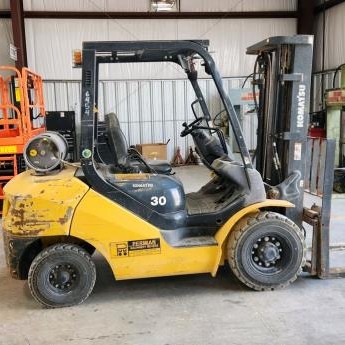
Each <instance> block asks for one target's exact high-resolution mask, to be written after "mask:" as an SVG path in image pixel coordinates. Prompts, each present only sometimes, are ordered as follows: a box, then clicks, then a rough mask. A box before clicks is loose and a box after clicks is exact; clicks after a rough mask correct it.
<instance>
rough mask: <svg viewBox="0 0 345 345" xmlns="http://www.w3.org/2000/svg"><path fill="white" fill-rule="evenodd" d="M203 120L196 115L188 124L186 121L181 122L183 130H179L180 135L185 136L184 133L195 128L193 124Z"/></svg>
mask: <svg viewBox="0 0 345 345" xmlns="http://www.w3.org/2000/svg"><path fill="white" fill-rule="evenodd" d="M203 120H204V118H203V117H198V118H197V119H196V120H194V121H193V122H191V123H190V124H187V122H183V124H182V126H183V127H184V130H183V131H182V132H181V134H180V136H181V137H185V136H186V135H188V134H190V133H192V132H193V130H194V129H195V128H194V126H197V125H199V124H200V123H201V122H202V121H203Z"/></svg>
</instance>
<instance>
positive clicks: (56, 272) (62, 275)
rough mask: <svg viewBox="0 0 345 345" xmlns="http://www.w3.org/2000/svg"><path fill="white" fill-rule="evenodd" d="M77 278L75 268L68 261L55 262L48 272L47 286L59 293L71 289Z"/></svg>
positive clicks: (77, 274) (77, 273)
mask: <svg viewBox="0 0 345 345" xmlns="http://www.w3.org/2000/svg"><path fill="white" fill-rule="evenodd" d="M78 280H79V272H78V270H77V268H76V267H75V266H74V265H72V264H69V263H61V264H57V265H55V266H54V267H52V268H51V270H50V271H49V274H48V282H49V286H50V287H51V288H52V289H53V290H55V291H56V292H59V293H65V292H68V291H70V290H72V289H73V288H74V287H75V286H76V284H77V282H78Z"/></svg>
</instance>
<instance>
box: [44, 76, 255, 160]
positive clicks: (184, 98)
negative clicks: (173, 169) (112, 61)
mask: <svg viewBox="0 0 345 345" xmlns="http://www.w3.org/2000/svg"><path fill="white" fill-rule="evenodd" d="M223 82H224V87H225V89H226V90H227V91H228V93H230V90H231V89H236V88H240V87H241V84H242V82H243V79H241V78H226V79H224V80H223ZM247 85H248V84H247ZM200 87H201V88H202V90H203V92H204V93H205V98H206V99H207V102H208V107H209V109H210V112H211V114H213V116H214V115H215V114H217V113H218V112H219V111H220V110H221V104H220V101H219V98H218V97H217V93H216V90H215V86H214V83H213V80H211V79H203V80H200ZM44 97H45V102H46V109H47V110H48V111H49V110H50V111H55V110H61V111H63V110H74V111H75V112H76V123H77V131H78V132H79V126H78V124H79V123H80V81H53V80H51V81H45V82H44ZM194 100H195V94H194V91H193V89H192V87H191V85H190V82H189V81H188V80H139V81H132V80H121V81H113V80H112V81H101V82H100V86H99V114H100V117H101V118H103V116H104V114H107V113H110V112H115V113H116V114H117V115H118V117H119V119H120V122H121V126H122V130H123V132H124V133H125V135H126V137H127V140H128V142H129V144H130V145H134V144H139V143H143V144H144V143H152V142H167V141H168V140H169V139H170V143H169V145H168V159H171V158H172V157H173V154H174V151H175V149H176V148H177V147H178V146H179V147H180V148H181V152H182V155H183V156H185V153H186V152H187V150H188V148H189V146H190V145H192V139H191V137H190V136H187V137H185V138H181V137H180V132H181V130H182V123H183V122H184V121H187V122H188V121H189V122H190V121H191V120H193V119H194V116H193V113H192V110H191V106H190V105H191V103H192V102H193V101H194ZM243 127H244V128H245V137H246V140H247V144H248V146H249V148H254V147H255V140H256V138H255V129H256V116H255V114H254V115H253V114H251V115H248V116H243Z"/></svg>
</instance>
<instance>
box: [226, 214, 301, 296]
mask: <svg viewBox="0 0 345 345" xmlns="http://www.w3.org/2000/svg"><path fill="white" fill-rule="evenodd" d="M305 252H306V244H305V240H304V236H303V233H302V231H301V229H300V228H299V227H298V226H297V225H296V224H295V223H293V222H292V221H291V220H290V219H288V218H287V217H285V216H283V215H281V214H279V213H273V212H259V213H257V214H255V215H250V216H247V217H244V218H243V219H241V220H240V221H239V222H238V223H237V224H236V225H235V228H234V229H233V230H232V231H231V233H230V236H229V241H228V262H229V264H230V267H231V269H232V271H233V273H234V275H235V276H236V277H237V278H238V279H239V280H240V281H241V282H243V283H244V284H245V285H247V286H248V287H250V288H251V289H254V290H261V291H263V290H274V289H278V288H283V287H285V286H287V285H289V284H290V283H292V282H293V281H294V280H296V279H297V276H298V275H299V274H300V273H301V272H302V267H303V266H304V265H305Z"/></svg>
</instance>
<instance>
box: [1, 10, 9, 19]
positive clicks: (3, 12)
mask: <svg viewBox="0 0 345 345" xmlns="http://www.w3.org/2000/svg"><path fill="white" fill-rule="evenodd" d="M0 18H1V19H3V18H4V19H7V18H11V11H10V10H1V11H0Z"/></svg>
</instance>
